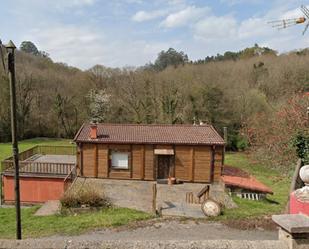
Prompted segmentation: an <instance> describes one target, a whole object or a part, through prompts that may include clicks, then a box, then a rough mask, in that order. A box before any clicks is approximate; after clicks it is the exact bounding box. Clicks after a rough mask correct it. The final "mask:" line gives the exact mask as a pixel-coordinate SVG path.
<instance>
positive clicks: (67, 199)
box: [60, 186, 111, 208]
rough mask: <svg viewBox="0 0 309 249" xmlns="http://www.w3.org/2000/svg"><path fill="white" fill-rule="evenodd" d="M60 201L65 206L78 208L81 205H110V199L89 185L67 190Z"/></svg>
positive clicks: (106, 206)
mask: <svg viewBox="0 0 309 249" xmlns="http://www.w3.org/2000/svg"><path fill="white" fill-rule="evenodd" d="M60 202H61V204H62V206H63V207H65V208H78V207H82V206H86V207H105V208H108V207H111V202H110V200H109V199H108V198H107V197H106V196H104V195H102V194H100V193H99V192H98V191H96V190H95V189H94V188H91V187H89V186H83V188H82V189H80V190H78V191H76V190H75V191H74V190H69V191H67V192H66V193H65V194H64V195H63V196H62V198H61V199H60Z"/></svg>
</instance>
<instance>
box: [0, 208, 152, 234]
mask: <svg viewBox="0 0 309 249" xmlns="http://www.w3.org/2000/svg"><path fill="white" fill-rule="evenodd" d="M37 209H38V207H31V208H22V213H21V216H22V228H23V236H24V238H29V237H32V238H33V237H42V236H49V235H53V234H61V235H74V234H80V233H82V232H85V231H88V230H91V229H95V228H101V229H103V228H108V227H115V226H121V225H126V224H128V223H130V222H132V221H137V220H145V219H149V218H152V216H151V215H150V214H146V213H143V212H140V211H136V210H131V209H127V208H109V209H103V210H100V211H96V212H89V213H83V214H74V215H52V216H45V217H42V216H34V213H35V212H36V210H37ZM15 225H16V223H15V209H14V208H0V238H1V239H13V238H14V237H15Z"/></svg>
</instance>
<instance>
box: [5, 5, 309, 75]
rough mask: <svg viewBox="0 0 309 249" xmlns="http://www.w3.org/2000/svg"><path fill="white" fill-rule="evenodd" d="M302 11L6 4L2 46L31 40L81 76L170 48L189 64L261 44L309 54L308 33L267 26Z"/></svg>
mask: <svg viewBox="0 0 309 249" xmlns="http://www.w3.org/2000/svg"><path fill="white" fill-rule="evenodd" d="M302 4H304V5H309V0H306V1H305V0H303V1H298V0H286V1H278V0H274V1H271V0H217V1H213V0H212V1H211V0H151V1H149V0H0V39H1V40H2V41H3V42H4V43H5V42H7V41H8V40H10V39H11V40H13V41H14V43H15V44H16V45H17V46H19V45H20V43H21V42H22V41H32V42H34V43H35V44H36V46H37V47H38V48H39V50H42V51H46V52H47V53H49V54H50V57H51V58H52V59H53V61H55V62H63V63H67V64H68V65H70V66H74V67H78V68H81V69H83V70H86V69H88V68H90V67H92V66H94V65H96V64H101V65H104V66H107V67H126V66H142V65H144V64H146V63H149V62H153V61H154V60H155V59H156V57H157V55H158V53H159V52H160V51H162V50H167V49H168V48H170V47H172V48H175V49H176V50H178V51H184V52H185V53H186V54H187V55H188V56H189V59H191V60H196V59H202V58H205V57H206V56H211V55H216V54H217V53H224V52H225V51H239V50H241V49H244V48H246V47H249V46H253V45H254V44H255V43H258V44H259V45H260V46H267V47H270V48H272V49H275V50H277V51H279V52H280V53H284V52H287V51H291V50H295V49H301V48H305V47H309V32H308V33H307V34H306V35H305V36H302V31H303V29H304V25H298V26H295V27H292V28H289V29H285V30H280V31H278V30H276V29H274V28H272V27H271V25H270V24H268V21H271V20H277V19H281V18H294V17H301V16H303V14H302V12H301V11H300V6H301V5H302Z"/></svg>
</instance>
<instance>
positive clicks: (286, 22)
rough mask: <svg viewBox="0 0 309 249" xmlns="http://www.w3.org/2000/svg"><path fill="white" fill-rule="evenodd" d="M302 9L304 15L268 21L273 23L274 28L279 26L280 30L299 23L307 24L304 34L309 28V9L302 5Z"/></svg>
mask: <svg viewBox="0 0 309 249" xmlns="http://www.w3.org/2000/svg"><path fill="white" fill-rule="evenodd" d="M300 10H301V11H302V12H303V14H304V16H302V17H298V18H290V19H283V20H276V21H271V22H268V23H269V24H271V25H272V27H273V28H277V29H278V30H281V29H286V28H289V27H291V26H295V25H298V24H303V23H304V24H306V26H305V29H304V31H303V35H304V34H305V33H306V31H307V29H308V28H309V9H308V8H307V7H306V6H304V5H302V6H301V7H300Z"/></svg>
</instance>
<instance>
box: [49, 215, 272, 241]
mask: <svg viewBox="0 0 309 249" xmlns="http://www.w3.org/2000/svg"><path fill="white" fill-rule="evenodd" d="M49 239H53V240H58V239H59V240H87V241H95V240H126V241H127V240H158V241H162V240H218V239H220V240H277V239H278V232H277V231H276V230H274V231H266V230H262V229H259V230H238V229H234V228H230V227H227V226H225V225H223V224H220V223H214V222H197V221H193V220H186V221H182V220H163V221H158V222H148V223H144V224H143V223H142V224H140V225H139V226H137V227H120V228H115V229H107V230H98V231H93V232H89V233H85V234H82V235H79V236H58V235H57V236H52V237H49Z"/></svg>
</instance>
